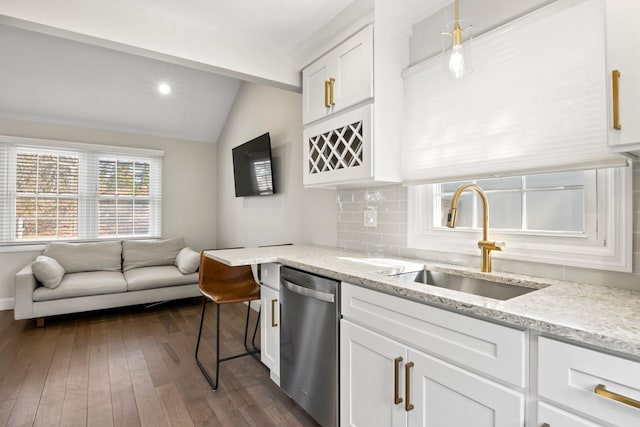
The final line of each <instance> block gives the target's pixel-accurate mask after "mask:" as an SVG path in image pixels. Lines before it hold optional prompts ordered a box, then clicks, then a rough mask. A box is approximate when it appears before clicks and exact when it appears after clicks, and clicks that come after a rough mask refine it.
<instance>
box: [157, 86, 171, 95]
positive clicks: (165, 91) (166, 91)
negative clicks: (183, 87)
mask: <svg viewBox="0 0 640 427" xmlns="http://www.w3.org/2000/svg"><path fill="white" fill-rule="evenodd" d="M158 92H160V94H161V95H169V94H170V93H171V86H169V85H168V84H166V83H160V84H159V85H158Z"/></svg>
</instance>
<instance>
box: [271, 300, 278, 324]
mask: <svg viewBox="0 0 640 427" xmlns="http://www.w3.org/2000/svg"><path fill="white" fill-rule="evenodd" d="M277 302H278V300H277V299H272V300H271V327H272V328H275V327H277V326H278V324H277V323H276V303H277Z"/></svg>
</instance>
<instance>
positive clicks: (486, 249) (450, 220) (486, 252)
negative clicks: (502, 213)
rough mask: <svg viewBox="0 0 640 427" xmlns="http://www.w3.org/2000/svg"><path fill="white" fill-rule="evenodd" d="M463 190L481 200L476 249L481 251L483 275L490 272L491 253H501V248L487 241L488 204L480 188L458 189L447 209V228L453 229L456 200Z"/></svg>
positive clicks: (471, 186) (466, 187)
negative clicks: (480, 217) (480, 223)
mask: <svg viewBox="0 0 640 427" xmlns="http://www.w3.org/2000/svg"><path fill="white" fill-rule="evenodd" d="M465 190H473V191H475V192H476V194H477V195H478V196H480V199H481V200H482V240H480V241H478V247H479V248H480V250H481V255H482V266H481V271H482V272H484V273H490V272H491V251H501V250H502V248H501V247H500V246H498V245H497V244H496V242H491V241H489V237H488V235H489V202H488V201H487V197H486V196H485V194H484V191H482V188H480V187H478V186H477V185H476V184H464V185H461V186H460V187H458V189H457V190H456V192H455V193H453V198H452V199H451V207H450V208H449V215H447V227H449V228H453V227H455V224H456V212H457V206H458V199H459V198H460V194H462V193H463V192H464V191H465Z"/></svg>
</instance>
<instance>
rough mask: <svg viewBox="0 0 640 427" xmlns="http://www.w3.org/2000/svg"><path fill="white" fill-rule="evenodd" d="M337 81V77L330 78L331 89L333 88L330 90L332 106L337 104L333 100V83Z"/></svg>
mask: <svg viewBox="0 0 640 427" xmlns="http://www.w3.org/2000/svg"><path fill="white" fill-rule="evenodd" d="M335 82H336V79H334V78H333V77H331V78H329V89H331V90H330V91H329V104H331V106H332V107H333V106H334V105H336V103H335V102H333V84H334V83H335Z"/></svg>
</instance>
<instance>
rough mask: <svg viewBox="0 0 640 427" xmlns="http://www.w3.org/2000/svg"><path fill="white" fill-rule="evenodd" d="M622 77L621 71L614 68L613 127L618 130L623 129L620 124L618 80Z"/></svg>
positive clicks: (612, 89) (612, 76) (612, 81)
mask: <svg viewBox="0 0 640 427" xmlns="http://www.w3.org/2000/svg"><path fill="white" fill-rule="evenodd" d="M619 79H620V71H618V70H613V71H612V72H611V86H612V87H611V92H612V96H613V128H614V129H616V130H620V129H622V125H621V124H620V94H619V86H618V80H619Z"/></svg>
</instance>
